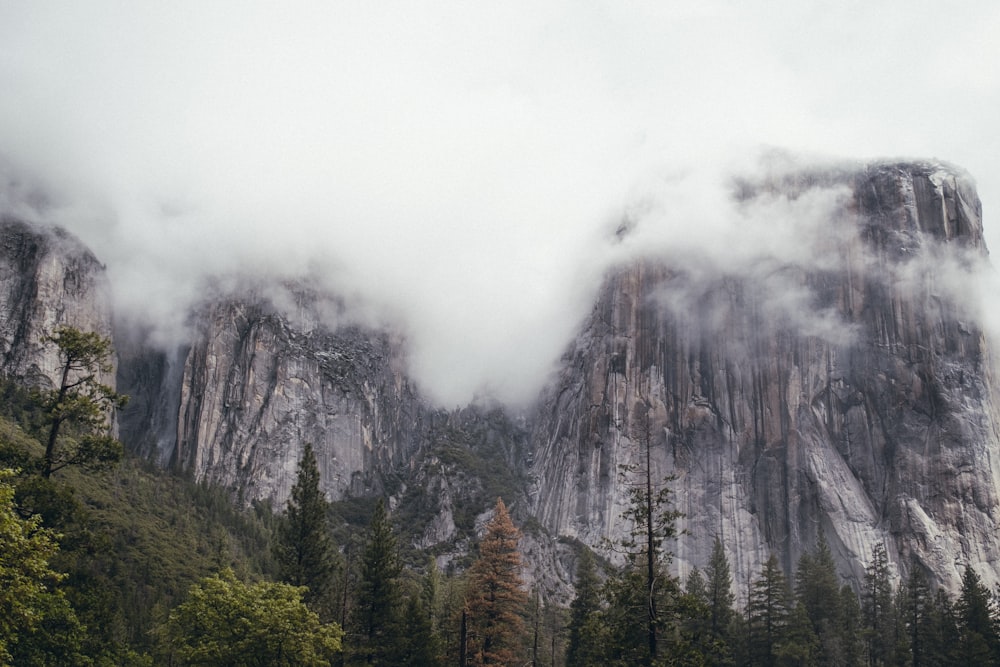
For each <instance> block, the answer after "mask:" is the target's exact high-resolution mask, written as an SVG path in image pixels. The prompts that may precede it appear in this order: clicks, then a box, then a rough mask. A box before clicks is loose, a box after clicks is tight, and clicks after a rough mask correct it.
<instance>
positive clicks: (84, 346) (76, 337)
mask: <svg viewBox="0 0 1000 667" xmlns="http://www.w3.org/2000/svg"><path fill="white" fill-rule="evenodd" d="M46 340H47V341H48V342H51V343H54V344H55V345H56V346H57V347H58V348H59V355H60V359H61V367H60V376H61V379H60V383H59V387H58V388H56V389H52V390H49V391H40V392H39V402H40V403H41V406H42V416H43V426H44V427H45V429H46V431H47V436H46V444H45V454H44V456H43V458H42V476H43V477H46V478H48V477H50V476H51V475H52V473H54V472H56V471H57V470H60V469H62V468H65V467H66V466H69V465H80V466H85V467H88V468H101V467H104V466H107V465H109V464H114V463H117V462H118V460H119V459H120V458H121V455H122V444H121V443H120V442H119V441H118V440H117V439H115V438H114V437H113V436H112V435H111V430H110V418H111V414H112V412H113V411H114V410H115V409H118V408H121V407H124V406H125V404H126V403H127V402H128V397H127V396H124V395H122V394H119V393H116V392H115V390H114V389H112V388H111V387H109V386H107V385H105V384H101V382H100V381H99V380H98V375H99V374H100V373H109V372H111V370H112V366H111V361H110V359H111V340H110V339H108V338H103V337H101V336H100V335H99V334H97V333H94V332H88V333H85V332H83V331H80V330H79V329H76V328H73V327H70V326H61V327H59V328H57V329H56V330H55V332H54V333H53V334H52V335H51V336H48V337H47V338H46ZM64 427H66V428H65V429H64ZM66 430H69V431H71V432H70V433H69V434H68V436H69V437H66V436H67V434H66V433H65V431H66Z"/></svg>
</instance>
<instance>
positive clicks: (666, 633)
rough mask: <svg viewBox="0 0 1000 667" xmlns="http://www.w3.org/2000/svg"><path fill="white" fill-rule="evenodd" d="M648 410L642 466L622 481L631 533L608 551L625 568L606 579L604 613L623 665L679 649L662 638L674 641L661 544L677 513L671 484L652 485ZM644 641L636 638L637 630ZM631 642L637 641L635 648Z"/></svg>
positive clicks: (666, 556) (674, 583) (667, 557)
mask: <svg viewBox="0 0 1000 667" xmlns="http://www.w3.org/2000/svg"><path fill="white" fill-rule="evenodd" d="M649 413H650V408H649V406H648V405H646V406H644V412H643V415H642V418H641V421H640V425H641V433H640V434H639V438H640V439H641V441H642V443H643V454H644V461H643V464H644V465H642V466H639V467H633V468H626V469H623V471H622V479H623V482H624V484H625V485H626V486H627V488H628V493H629V505H628V507H627V508H626V510H625V511H624V512H623V513H622V519H624V521H625V522H626V524H628V525H631V526H632V531H631V533H630V534H629V535H628V536H626V537H625V539H623V540H622V541H621V542H619V543H618V544H616V545H613V546H612V549H616V550H618V551H619V552H621V553H623V554H624V557H625V565H624V568H623V569H622V570H620V571H619V572H618V573H617V575H615V576H612V577H610V578H609V580H608V582H607V584H606V586H605V590H606V594H607V596H608V600H609V609H608V610H607V613H606V614H605V616H606V618H607V619H608V621H609V622H608V623H607V625H608V626H609V627H608V630H609V632H610V633H611V635H612V637H613V639H612V642H611V644H613V645H615V646H617V648H618V649H619V650H620V651H621V652H622V655H623V656H629V657H627V658H626V657H623V658H622V659H623V660H626V661H627V660H631V661H633V664H646V665H652V664H655V663H656V662H657V660H658V657H659V656H660V654H661V652H662V650H664V649H666V650H668V651H673V652H677V651H678V650H681V647H678V646H673V647H665V646H664V642H665V641H666V640H667V638H670V640H671V641H676V639H677V638H678V632H677V631H678V630H679V628H678V626H677V623H676V618H675V617H676V611H677V610H676V609H675V607H676V605H677V600H678V597H679V595H680V584H679V582H678V580H677V578H676V577H674V576H672V575H670V574H669V572H668V567H669V565H670V563H671V561H672V560H673V553H672V552H671V551H670V550H669V549H667V548H666V546H665V545H666V541H667V540H669V539H671V538H673V537H675V536H676V535H677V529H676V521H677V519H678V518H679V517H680V513H679V512H678V511H676V510H675V509H673V503H672V498H671V489H670V486H669V485H670V482H672V481H673V480H674V478H673V477H667V478H666V479H664V480H663V481H662V482H661V481H656V482H654V480H653V469H652V437H651V431H652V429H651V417H650V414H649ZM640 628H641V629H642V631H643V636H642V637H639V636H637V632H638V630H639V629H640ZM636 642H641V644H642V645H641V646H640V644H638V643H636Z"/></svg>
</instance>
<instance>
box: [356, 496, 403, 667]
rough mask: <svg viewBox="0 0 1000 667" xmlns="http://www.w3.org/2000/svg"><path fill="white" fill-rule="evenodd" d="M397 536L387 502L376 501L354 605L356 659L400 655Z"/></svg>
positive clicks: (389, 660) (378, 661) (384, 660)
mask: <svg viewBox="0 0 1000 667" xmlns="http://www.w3.org/2000/svg"><path fill="white" fill-rule="evenodd" d="M402 571H403V566H402V563H401V562H400V560H399V552H398V549H397V546H396V536H395V534H394V533H393V530H392V525H391V524H390V523H389V515H388V513H387V512H386V509H385V502H383V500H382V499H381V498H379V499H378V502H377V503H376V504H375V512H374V513H373V515H372V520H371V525H370V527H369V529H368V540H367V542H366V544H365V547H364V551H363V552H362V555H361V580H360V582H359V586H358V599H357V602H356V605H355V608H354V618H355V620H354V626H355V631H356V632H355V640H356V645H355V647H354V651H353V653H354V661H355V662H358V663H361V664H368V665H391V664H395V661H396V660H397V655H398V650H399V647H398V643H397V641H396V640H398V639H399V617H400V612H401V609H400V606H401V604H400V603H401V596H400V589H399V576H400V574H402Z"/></svg>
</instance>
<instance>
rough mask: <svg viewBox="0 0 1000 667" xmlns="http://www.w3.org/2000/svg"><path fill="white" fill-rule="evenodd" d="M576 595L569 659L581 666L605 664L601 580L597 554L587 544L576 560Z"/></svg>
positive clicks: (573, 604) (595, 666) (572, 605)
mask: <svg viewBox="0 0 1000 667" xmlns="http://www.w3.org/2000/svg"><path fill="white" fill-rule="evenodd" d="M574 588H575V589H576V596H575V597H574V598H573V601H572V602H571V603H570V605H569V645H568V646H567V648H566V661H567V663H568V664H570V665H580V667H591V666H593V667H598V666H599V665H601V664H602V659H601V655H602V646H601V643H600V635H601V633H600V611H601V598H600V592H601V582H600V579H598V576H597V565H596V563H595V561H594V554H593V553H591V551H590V549H588V548H587V547H586V546H582V547H581V549H580V556H579V558H578V559H577V562H576V581H575V582H574Z"/></svg>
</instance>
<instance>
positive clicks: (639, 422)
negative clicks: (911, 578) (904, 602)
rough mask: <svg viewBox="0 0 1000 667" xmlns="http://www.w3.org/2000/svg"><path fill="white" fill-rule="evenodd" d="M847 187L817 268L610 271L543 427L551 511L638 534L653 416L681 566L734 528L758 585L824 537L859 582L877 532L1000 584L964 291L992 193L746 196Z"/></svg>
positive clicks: (930, 184)
mask: <svg viewBox="0 0 1000 667" xmlns="http://www.w3.org/2000/svg"><path fill="white" fill-rule="evenodd" d="M837 188H839V189H841V190H843V191H845V192H846V193H847V196H846V199H845V200H844V203H843V205H842V206H840V207H839V211H836V210H834V211H833V212H832V217H831V215H830V214H829V213H828V216H827V219H826V220H825V221H823V223H824V225H825V227H824V226H820V227H819V228H817V231H818V232H819V233H818V235H817V236H816V237H815V239H814V244H815V245H814V247H813V248H812V249H811V251H808V252H807V250H806V249H803V254H806V255H808V256H807V258H806V259H805V260H804V261H802V262H798V263H796V262H788V261H787V260H786V259H776V258H775V257H774V256H769V255H767V254H766V253H764V254H760V255H758V256H755V257H754V258H752V259H753V261H750V262H747V263H746V264H745V265H743V266H741V267H736V268H734V267H732V266H727V265H721V264H720V265H717V266H706V265H705V264H704V263H701V264H699V265H697V266H695V265H694V264H692V263H689V262H685V260H684V259H683V258H676V257H673V258H669V259H667V258H658V257H646V258H644V259H643V260H641V261H638V262H636V263H634V264H633V265H631V266H628V267H624V268H622V269H621V270H619V271H617V272H615V273H613V274H612V275H610V276H609V277H608V279H607V281H606V283H605V285H604V287H603V289H602V292H601V295H600V298H599V300H598V302H597V304H596V306H595V307H594V310H593V313H592V315H591V316H590V318H589V320H588V321H587V323H586V326H585V328H584V330H583V331H582V332H581V334H580V335H579V336H578V338H577V339H576V341H575V343H574V344H573V345H572V346H571V349H570V350H569V351H568V352H567V354H566V356H565V359H564V367H563V369H562V371H561V374H560V376H559V378H558V381H557V382H556V383H555V385H554V386H553V388H552V389H551V390H549V391H548V393H547V395H546V396H545V397H544V399H543V401H542V403H541V407H540V408H539V412H538V416H537V419H536V421H535V423H534V427H533V436H532V437H533V442H534V444H535V447H536V453H535V457H534V467H533V471H534V474H535V477H536V480H537V481H536V484H535V489H534V491H533V494H534V496H533V498H534V510H535V512H536V514H537V516H538V518H539V519H540V520H541V522H542V523H543V525H545V526H546V527H547V528H549V529H550V530H551V531H552V532H554V533H557V534H560V535H567V536H573V537H577V538H579V539H582V540H584V541H585V542H587V543H590V544H592V545H593V544H596V543H597V542H598V541H599V540H600V539H601V538H604V537H611V538H614V537H615V536H616V535H619V534H620V533H621V531H622V527H621V525H620V516H621V513H622V510H623V509H624V503H625V502H626V493H625V484H627V480H626V479H623V478H622V476H621V475H620V469H621V466H623V465H625V466H628V465H633V464H637V463H641V460H640V454H641V452H642V451H643V445H644V439H645V438H646V437H647V436H646V433H647V431H646V429H645V418H646V417H645V415H646V414H647V412H648V414H649V420H650V423H651V428H650V429H649V430H648V433H649V436H648V438H649V442H650V446H651V447H652V451H653V468H654V475H655V476H657V477H658V478H662V477H664V476H665V475H668V474H674V475H677V480H676V481H675V482H673V488H674V489H675V491H676V495H675V497H676V500H677V504H678V508H679V509H680V510H681V511H683V512H684V515H685V518H684V519H683V520H682V522H681V523H682V527H684V528H686V529H687V531H688V532H687V534H686V535H684V536H682V537H681V538H679V540H678V542H677V544H676V545H675V552H676V555H677V561H678V565H679V567H680V569H681V571H682V572H683V571H684V570H686V569H688V568H690V567H693V566H701V565H703V564H704V562H705V560H706V559H707V557H708V554H709V553H710V552H711V545H712V540H713V539H714V537H715V536H716V535H718V536H719V537H721V538H722V540H723V542H724V544H725V545H726V548H727V550H728V556H729V558H730V562H731V563H732V565H733V568H734V573H735V575H736V580H737V582H741V583H740V586H741V590H744V591H745V590H746V589H745V588H743V587H744V586H745V585H746V583H747V582H748V581H749V580H750V579H751V578H752V577H754V576H756V574H757V573H758V572H759V568H760V564H761V562H762V561H763V560H764V559H766V558H767V556H768V554H769V552H774V553H776V554H778V555H779V557H780V558H781V560H782V562H783V563H784V566H785V568H786V570H788V571H791V569H792V568H793V566H794V563H795V562H796V561H797V559H798V557H799V555H800V554H801V553H802V552H803V550H805V549H810V548H812V547H813V545H814V544H815V542H816V539H817V536H818V534H819V532H821V531H822V532H823V533H824V534H825V535H826V538H827V540H828V541H829V542H830V544H831V547H832V548H833V550H834V552H835V554H836V555H837V557H838V560H839V566H840V568H841V571H842V572H841V573H842V574H843V575H845V576H847V577H849V578H851V579H853V580H855V581H858V580H860V578H861V577H862V576H863V569H864V566H865V564H866V562H867V559H868V556H869V554H870V552H871V548H872V546H873V545H874V544H875V543H876V542H878V541H885V542H886V544H887V547H888V550H889V551H890V553H891V554H892V555H893V557H894V562H895V566H896V568H897V571H898V572H900V573H903V572H905V571H907V569H908V568H910V567H912V566H919V567H924V568H926V569H927V570H928V572H930V573H931V574H932V576H933V577H934V578H935V579H936V580H937V581H938V582H939V583H941V584H944V585H945V586H947V587H949V588H951V589H955V588H956V587H957V585H958V583H959V577H960V574H961V572H962V569H963V567H964V566H965V565H972V566H974V567H976V568H977V571H979V573H980V574H981V575H983V576H984V578H985V579H987V581H989V582H991V583H995V582H996V581H997V575H998V565H1000V563H998V559H1000V540H998V535H997V527H998V523H997V522H998V519H1000V506H998V490H1000V462H998V458H997V457H998V454H1000V450H998V447H997V445H998V433H997V427H998V424H1000V422H998V419H997V418H998V414H997V410H996V405H995V397H994V387H993V383H992V374H991V371H990V358H989V348H988V344H987V338H986V337H985V335H984V332H983V331H982V329H981V327H980V326H979V324H977V316H976V309H975V306H974V305H972V304H969V303H966V301H969V300H970V299H969V298H968V294H967V293H968V292H970V291H972V290H970V288H969V285H968V281H971V280H973V279H974V271H975V269H976V268H977V267H978V266H979V265H980V264H982V263H983V262H984V261H985V257H986V250H985V247H984V244H983V238H982V226H981V221H980V217H981V213H980V204H979V201H978V198H977V197H976V195H975V191H974V188H973V186H972V185H971V183H970V181H969V179H968V177H967V176H965V175H964V174H962V173H958V172H956V171H955V170H952V169H948V168H942V167H940V166H938V165H931V164H905V165H874V166H871V167H869V168H867V169H863V170H860V171H839V172H827V173H822V172H816V173H813V174H799V175H798V176H796V177H786V178H782V179H778V180H771V181H767V182H758V183H753V184H746V183H745V184H743V186H742V187H741V188H740V191H739V197H740V198H741V199H742V203H741V205H743V206H753V205H754V202H758V201H760V200H761V199H768V198H771V199H773V198H774V197H779V198H783V199H787V200H795V199H801V198H802V197H806V196H807V195H808V193H810V192H815V191H816V190H817V189H826V190H830V189H837ZM806 223H807V221H805V220H803V221H802V224H806ZM720 242H724V240H721V239H720ZM963 281H964V282H963Z"/></svg>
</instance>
